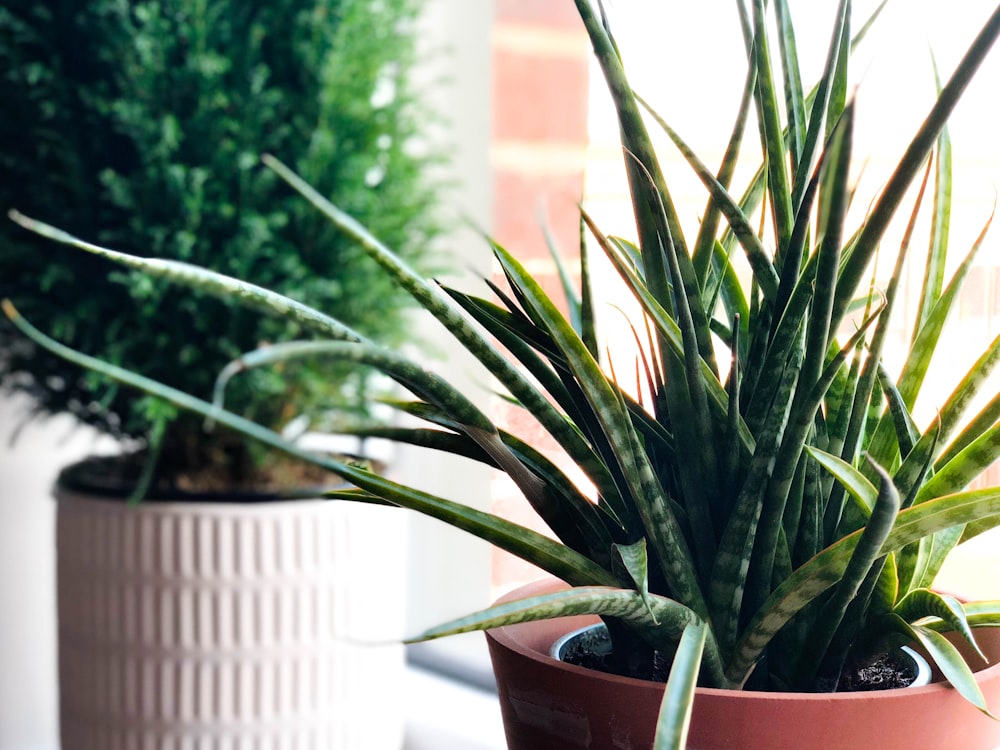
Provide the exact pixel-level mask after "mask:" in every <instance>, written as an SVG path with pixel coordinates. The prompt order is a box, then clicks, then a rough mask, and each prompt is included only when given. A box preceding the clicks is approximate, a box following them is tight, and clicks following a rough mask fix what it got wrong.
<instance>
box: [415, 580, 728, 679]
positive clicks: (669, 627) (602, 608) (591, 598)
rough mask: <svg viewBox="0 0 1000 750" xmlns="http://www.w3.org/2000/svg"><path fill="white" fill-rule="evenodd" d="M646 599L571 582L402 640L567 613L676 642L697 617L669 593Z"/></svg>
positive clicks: (709, 651) (714, 662) (709, 666)
mask: <svg viewBox="0 0 1000 750" xmlns="http://www.w3.org/2000/svg"><path fill="white" fill-rule="evenodd" d="M649 604H650V605H651V608H650V607H647V602H646V601H644V599H643V597H642V595H641V594H640V593H639V592H638V591H634V590H631V589H622V588H616V587H608V586H576V587H574V588H572V589H569V590H566V591H557V592H555V593H550V594H542V595H540V596H533V597H529V598H526V599H519V600H515V601H512V602H505V603H502V604H497V605H494V606H492V607H490V608H488V609H485V610H481V611H479V612H475V613H473V614H471V615H467V616H465V617H461V618H458V619H456V620H452V621H450V622H447V623H444V624H442V625H439V626H437V627H434V628H431V629H429V630H426V631H424V632H423V633H421V634H420V635H418V636H416V637H414V638H412V639H408V640H407V643H419V642H424V641H430V640H436V639H438V638H445V637H447V636H451V635H459V634H461V633H471V632H475V631H478V630H489V629H491V628H497V627H504V626H507V625H517V624H519V623H523V622H536V621H538V620H549V619H552V618H554V617H568V616H573V615H600V616H601V617H612V618H615V619H618V620H623V621H625V622H628V623H629V624H630V625H632V626H633V627H634V628H636V629H637V630H638V631H639V632H640V633H642V634H643V635H644V636H645V637H647V638H649V639H651V640H652V642H656V641H657V640H659V641H660V642H665V641H672V642H677V641H679V640H681V639H682V638H683V635H684V632H685V630H686V629H687V628H688V627H689V626H690V625H692V624H699V623H702V620H701V619H700V618H699V617H698V616H697V615H696V614H695V613H694V612H692V611H691V610H690V609H689V608H687V607H685V606H684V605H683V604H680V603H678V602H676V601H674V600H672V599H668V598H666V597H663V596H656V595H653V596H651V597H650V601H649ZM706 633H707V638H706V643H705V648H704V653H703V660H702V668H703V669H704V670H705V672H706V674H708V675H712V676H714V677H715V678H716V679H717V678H719V677H721V672H722V669H721V668H722V663H721V661H720V659H719V655H718V652H717V651H716V649H715V647H714V644H713V642H712V639H711V634H710V633H709V632H708V631H707V629H706Z"/></svg>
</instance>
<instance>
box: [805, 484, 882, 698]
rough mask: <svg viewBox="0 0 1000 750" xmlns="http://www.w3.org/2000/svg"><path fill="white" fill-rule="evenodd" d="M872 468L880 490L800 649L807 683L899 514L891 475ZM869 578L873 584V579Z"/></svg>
mask: <svg viewBox="0 0 1000 750" xmlns="http://www.w3.org/2000/svg"><path fill="white" fill-rule="evenodd" d="M875 470H876V471H877V473H878V475H879V491H878V497H877V498H876V499H875V506H874V507H873V508H872V514H871V516H870V517H869V519H868V523H867V524H865V527H864V529H863V530H862V532H861V538H860V539H859V540H858V543H857V546H855V548H854V550H853V551H852V552H851V556H850V559H849V560H848V562H847V565H846V566H845V568H844V572H843V573H842V574H841V577H840V580H839V581H838V582H837V583H836V585H835V586H834V587H833V591H832V592H831V595H830V597H829V599H827V601H826V603H825V604H824V605H823V609H822V611H821V612H820V614H819V616H818V617H817V620H816V627H815V629H814V631H813V633H812V635H811V637H810V641H809V647H808V648H807V649H805V650H804V652H803V666H802V675H803V677H804V678H805V680H806V682H807V683H808V682H811V681H812V679H813V678H814V677H815V676H816V673H817V670H818V669H819V665H820V664H821V663H822V661H823V658H824V656H825V655H826V653H827V650H828V649H829V648H830V644H831V642H832V641H833V637H834V635H835V634H836V632H837V630H838V629H839V628H840V624H841V622H842V621H843V619H844V616H845V615H846V613H847V608H848V606H849V605H850V604H851V602H852V601H854V599H855V596H856V595H857V594H858V590H859V589H860V588H861V585H862V583H863V582H864V581H865V579H866V578H868V576H869V573H870V572H871V570H872V567H873V566H874V565H875V561H876V560H877V559H878V558H879V557H880V556H881V555H882V554H883V553H882V545H883V544H884V543H885V540H886V538H887V537H888V536H889V533H890V531H891V529H892V526H893V523H894V522H895V520H896V516H897V515H898V514H899V508H900V500H899V493H898V492H896V488H895V486H894V485H893V483H892V477H891V476H889V473H888V472H887V471H886V470H885V469H883V468H882V467H881V466H878V465H876V466H875ZM871 580H872V583H874V579H871Z"/></svg>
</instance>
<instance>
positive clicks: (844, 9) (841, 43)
mask: <svg viewBox="0 0 1000 750" xmlns="http://www.w3.org/2000/svg"><path fill="white" fill-rule="evenodd" d="M784 5H785V3H784V2H782V3H781V4H780V5H776V6H775V7H776V8H779V9H780V8H782V6H784ZM850 7H851V3H850V0H840V3H839V4H838V6H837V10H836V16H835V18H834V23H833V31H832V32H831V35H830V44H829V47H828V50H827V54H826V62H825V64H824V66H823V74H822V75H821V77H820V80H819V83H818V84H817V85H816V91H815V95H814V96H813V100H812V107H811V109H810V112H809V119H808V127H807V129H806V132H805V137H804V140H803V143H802V146H801V148H800V154H799V156H798V158H797V159H796V160H795V161H794V162H793V163H794V164H796V165H798V166H797V168H796V172H795V174H794V176H793V180H792V185H793V190H794V194H793V201H792V204H793V206H794V208H795V210H796V211H798V210H799V207H800V206H801V205H802V198H803V195H804V193H805V188H806V182H807V179H808V175H809V170H810V169H812V165H813V163H814V161H815V160H816V151H817V149H818V147H819V144H820V143H821V142H822V141H821V135H820V134H821V133H822V132H823V122H824V115H825V113H826V111H827V109H828V108H829V106H830V99H831V93H832V92H834V91H837V92H838V93H839V94H843V93H846V90H847V85H846V83H847V66H846V64H844V63H846V60H843V61H842V60H841V57H842V56H843V57H845V58H846V54H845V52H844V51H845V49H846V46H847V42H848V39H849V37H850V24H849V20H848V19H849V17H850ZM787 15H788V12H787V10H779V16H783V17H786V18H787ZM783 25H788V26H790V23H787V22H786V23H785V24H783ZM801 88H802V84H801V82H800V83H799V84H798V91H799V96H801ZM805 106H806V103H805V102H804V101H803V104H802V107H803V108H805ZM843 107H844V103H843V102H841V104H840V108H839V110H838V111H837V112H836V113H835V114H834V116H833V117H831V119H830V121H829V125H828V128H829V129H828V131H827V137H829V135H831V134H832V133H833V130H834V128H835V127H836V123H837V122H838V121H839V119H840V114H841V112H843Z"/></svg>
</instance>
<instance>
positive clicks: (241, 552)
mask: <svg viewBox="0 0 1000 750" xmlns="http://www.w3.org/2000/svg"><path fill="white" fill-rule="evenodd" d="M57 499H58V503H57V506H58V510H57V553H58V554H57V557H58V560H57V571H58V609H59V681H60V703H61V705H60V725H61V726H60V729H61V734H62V750H107V749H108V748H120V750H132V749H133V748H134V749H135V750H140V749H142V750H146V749H147V748H149V749H153V748H155V750H168V749H172V748H178V750H179V749H180V748H206V749H208V748H211V749H212V750H215V748H220V749H221V748H226V749H227V750H250V749H251V748H253V749H254V750H257V749H258V748H274V750H279V749H284V748H289V749H291V748H315V749H316V750H334V749H336V750H346V749H347V748H352V749H353V748H357V750H368V748H378V749H384V750H389V749H390V748H392V749H393V750H395V749H397V748H399V747H400V746H401V744H402V736H403V714H402V711H401V705H402V696H401V695H399V694H398V690H399V685H400V684H401V676H402V669H403V666H404V662H403V651H402V647H401V646H395V645H394V646H388V647H384V646H379V647H371V646H359V645H355V644H352V643H351V639H355V643H356V641H357V640H362V641H369V642H371V641H382V642H384V641H387V640H393V639H398V638H399V637H400V635H401V631H402V616H403V612H402V606H403V605H402V602H403V596H402V593H403V592H402V590H401V588H399V590H396V587H399V586H400V584H397V583H396V582H398V581H399V580H400V579H401V576H399V575H398V572H399V568H398V565H399V564H401V563H400V562H395V561H394V560H393V559H392V555H386V553H385V550H387V549H396V550H403V549H404V547H405V523H404V519H403V517H402V514H399V513H394V512H393V511H392V510H391V509H386V508H369V507H360V506H351V507H346V506H345V505H344V504H339V503H330V502H328V501H321V500H313V501H310V500H306V501H295V502H280V503H255V504H235V503H226V504H211V503H162V502H161V503H150V504H147V505H139V506H136V507H132V506H128V505H127V504H125V503H123V502H119V501H105V500H98V499H94V498H90V497H81V496H79V495H76V494H73V493H68V492H65V491H57ZM373 538H375V539H378V540H379V544H378V545H371V544H367V545H366V544H364V543H362V542H361V541H360V540H366V539H373ZM400 554H402V552H400ZM383 571H384V573H383ZM373 588H374V589H375V590H378V592H379V593H378V595H377V597H376V596H374V595H373ZM375 601H377V603H378V605H379V606H377V607H375V606H373V602H375Z"/></svg>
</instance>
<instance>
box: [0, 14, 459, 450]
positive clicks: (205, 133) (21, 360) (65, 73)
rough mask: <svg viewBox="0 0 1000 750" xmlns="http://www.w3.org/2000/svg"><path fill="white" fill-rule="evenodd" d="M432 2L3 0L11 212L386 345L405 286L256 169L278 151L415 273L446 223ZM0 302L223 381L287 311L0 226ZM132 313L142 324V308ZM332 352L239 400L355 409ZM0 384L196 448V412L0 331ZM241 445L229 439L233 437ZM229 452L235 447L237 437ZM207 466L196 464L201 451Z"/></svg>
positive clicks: (249, 406) (147, 358)
mask: <svg viewBox="0 0 1000 750" xmlns="http://www.w3.org/2000/svg"><path fill="white" fill-rule="evenodd" d="M418 11H419V0H271V2H267V3H262V2H257V1H256V0H215V1H214V2H208V1H207V0H161V1H159V2H156V1H153V0H134V1H131V2H130V1H128V0H48V1H47V2H44V3H39V2H36V1H35V0H13V1H12V2H8V3H5V4H4V5H3V6H2V7H0V101H2V102H3V117H2V118H0V144H2V145H0V207H2V208H3V209H4V211H6V210H7V209H9V208H17V209H18V210H20V211H21V212H22V213H25V214H27V215H29V216H32V217H34V218H38V219H41V220H43V221H46V222H48V223H51V224H54V225H56V226H59V227H61V228H63V229H66V230H67V231H69V232H71V233H73V234H76V235H77V236H80V237H83V238H85V239H87V240H89V241H92V242H95V243H97V244H101V245H105V246H108V247H112V248H115V249H119V250H124V251H128V252H133V253H137V254H141V255H149V256H161V257H166V258H174V259H179V260H184V261H189V262H192V263H197V264H200V265H205V266H208V267H210V268H213V269H215V270H218V271H221V272H224V273H227V274H231V275H233V276H236V277H239V278H241V279H245V280H248V281H251V282H254V283H256V284H260V285H262V286H266V287H269V288H272V289H275V290H279V291H281V292H284V293H286V294H289V295H290V296H293V297H295V298H297V299H299V300H301V301H303V302H306V303H308V304H310V305H312V306H315V307H317V308H319V309H321V310H323V311H324V312H327V313H329V314H331V315H333V316H334V317H337V318H340V319H342V320H343V321H344V322H346V323H348V324H349V325H351V326H353V327H355V328H356V329H358V330H360V331H361V332H363V333H365V334H368V335H370V336H372V337H376V338H378V339H380V340H383V341H389V342H399V341H402V340H404V338H405V336H406V335H407V330H406V326H405V322H406V318H407V315H406V311H405V308H406V305H407V304H408V302H409V299H408V297H407V296H406V295H405V293H403V292H400V291H399V290H397V289H395V288H394V287H393V286H392V285H391V284H390V283H388V282H387V281H386V279H385V275H384V274H380V273H378V272H377V269H376V267H375V265H374V264H373V263H372V262H371V261H370V260H369V259H367V258H366V257H364V254H363V253H361V252H359V251H358V250H357V249H356V248H355V247H354V246H353V245H352V243H351V242H350V241H349V240H347V239H346V238H345V237H343V236H342V235H341V233H340V232H339V231H338V230H337V229H336V228H335V227H333V226H331V225H330V224H329V223H328V222H327V221H326V220H325V219H324V218H323V217H322V216H320V214H319V212H317V211H316V210H315V209H314V208H312V207H311V206H309V205H308V204H306V202H305V201H303V200H302V199H301V198H299V197H297V196H296V195H293V194H292V192H291V191H290V190H289V189H288V188H287V187H286V186H285V185H284V184H283V183H281V182H280V181H279V180H278V178H277V177H276V175H274V174H273V173H272V172H270V171H269V170H266V169H263V168H262V167H261V166H260V164H259V156H260V154H262V153H272V154H274V155H275V156H277V157H278V158H279V159H281V160H283V161H285V162H286V163H288V164H290V165H292V166H294V168H295V169H296V170H297V171H298V172H299V173H301V174H302V175H303V176H304V177H305V178H306V179H308V180H309V181H310V182H311V183H312V184H313V185H315V186H316V187H317V189H318V190H319V191H320V192H321V193H322V194H324V195H325V196H327V197H329V198H330V199H331V200H332V201H333V202H334V203H336V204H337V205H339V206H340V207H342V208H343V209H345V210H346V211H348V212H349V213H352V214H353V215H354V216H355V217H356V218H358V219H359V220H360V221H362V222H363V223H365V224H367V225H368V226H370V227H372V229H373V230H374V232H375V233H376V234H377V235H378V236H379V237H380V238H381V239H383V240H384V241H385V242H386V243H387V244H388V245H389V246H391V247H393V248H395V249H397V250H398V251H400V252H401V254H402V255H403V256H404V257H407V258H408V259H410V260H411V261H412V262H414V263H415V264H416V265H417V266H418V267H422V268H424V269H426V268H427V267H428V266H427V261H428V249H429V247H430V245H431V244H432V241H433V238H434V236H435V235H436V234H437V233H438V229H439V227H438V225H437V224H436V220H435V217H434V213H433V205H432V203H433V201H434V197H435V185H434V184H433V179H432V178H431V177H429V176H428V175H429V171H430V170H429V167H431V166H432V163H433V162H434V161H435V159H436V157H435V156H434V155H433V154H431V153H430V152H429V151H428V149H427V148H426V147H421V141H420V136H421V133H423V132H425V128H426V127H427V126H428V124H429V119H428V118H429V115H428V113H427V111H426V109H425V108H424V107H423V105H422V104H421V103H420V102H419V101H418V100H417V98H416V96H415V93H414V87H413V83H412V80H411V74H412V69H413V63H414V41H415V40H414V33H415V32H414V24H415V20H416V15H417V13H418ZM0 296H7V297H10V298H11V299H12V300H13V301H14V302H15V304H16V305H17V306H18V308H19V309H21V310H22V311H23V312H24V313H25V314H26V315H27V316H28V317H29V318H30V319H31V320H33V321H35V323H36V324H38V325H39V326H40V327H41V328H42V329H44V330H46V331H48V332H49V333H51V334H52V335H54V336H56V337H57V338H59V339H61V340H62V341H63V342H65V343H67V344H69V345H71V346H73V347H77V348H80V349H83V350H84V351H87V352H89V353H92V354H95V355H98V356H101V357H103V358H105V359H108V360H110V361H112V362H114V363H117V364H120V365H122V366H124V367H127V368H130V369H135V370H140V371H142V372H143V373H145V374H147V375H149V376H150V377H153V378H156V379H158V380H162V381H163V382H165V383H168V384H170V385H173V386H176V387H178V388H181V389H184V390H187V391H190V392H192V393H197V394H201V395H203V396H205V395H208V394H210V392H211V387H212V383H213V381H214V379H215V376H216V374H217V373H218V372H219V370H220V369H221V368H222V367H223V366H224V365H225V364H226V363H227V362H229V361H230V360H231V359H233V358H234V357H236V356H238V355H239V354H240V353H242V352H244V351H247V350H249V349H253V348H255V347H256V346H258V345H259V344H260V343H261V342H265V341H269V340H274V339H278V338H284V339H288V338H294V337H295V336H296V331H295V330H292V329H289V327H288V325H287V324H284V323H278V322H275V321H273V320H270V319H264V318H262V317H261V316H258V315H256V314H254V313H252V312H248V311H246V310H243V309H240V308H239V307H235V306H227V305H225V304H224V303H222V302H219V301H217V300H213V299H208V298H204V297H192V296H191V295H190V294H188V293H186V292H183V291H179V290H178V289H176V288H174V287H172V286H170V285H167V284H160V283H156V282H151V281H149V280H148V279H146V278H145V277H143V276H141V275H140V274H138V273H134V274H133V273H122V272H120V271H116V270H114V269H112V267H111V266H110V265H109V264H107V263H105V262H102V261H101V260H98V259H96V258H94V257H92V256H90V255H89V254H87V253H83V252H75V251H73V250H72V249H70V248H62V247H57V246H54V245H53V244H52V243H49V242H46V241H44V240H41V239H40V238H37V237H35V236H32V235H31V234H29V233H28V232H25V231H23V230H22V229H20V228H19V227H17V226H16V225H14V224H13V223H12V222H9V221H6V220H4V221H2V222H0ZM134 321H142V322H141V323H136V322H134ZM364 382H365V377H364V376H363V375H361V374H358V373H354V374H350V375H348V374H347V373H345V372H344V371H343V366H341V369H339V370H338V369H336V368H331V367H330V366H328V365H324V364H323V363H309V364H297V365H296V366H295V368H294V369H291V368H288V369H287V370H286V371H281V372H269V373H264V372H254V373H252V374H249V375H248V376H246V377H241V378H240V379H238V382H234V385H233V387H232V388H231V389H230V391H229V394H228V398H227V404H229V405H230V406H231V407H232V408H234V409H236V410H237V411H240V412H242V413H243V414H245V415H247V416H250V417H252V418H254V419H257V420H260V421H263V422H264V423H266V424H271V425H275V426H279V425H281V424H283V423H284V422H285V421H287V420H288V419H290V418H291V417H293V416H294V415H295V414H297V413H300V412H303V411H308V412H313V413H315V412H316V411H317V410H319V411H322V408H323V407H324V406H326V405H327V404H328V403H329V404H331V405H332V404H339V406H340V407H346V408H348V409H350V408H351V407H352V404H358V403H360V402H361V398H359V397H358V393H359V392H361V391H363V390H364V387H365V385H364ZM0 384H2V385H3V386H4V387H5V388H7V389H15V390H24V391H28V392H29V393H30V394H31V395H32V396H33V397H34V403H35V404H36V408H37V413H38V414H39V415H43V414H48V413H55V412H64V411H65V412H70V413H72V414H74V415H76V416H77V417H79V418H80V419H82V420H83V421H85V422H88V423H90V424H92V425H95V426H97V427H98V428H100V429H102V430H105V431H108V432H111V433H114V434H118V435H124V436H131V437H139V438H148V436H149V435H150V431H151V430H152V429H154V427H155V428H156V429H161V428H164V429H165V431H164V435H165V437H164V442H163V444H164V445H165V446H166V448H167V449H168V450H169V451H171V452H173V453H178V452H180V453H183V454H191V453H196V452H197V450H198V449H197V444H199V443H202V442H204V440H205V439H206V436H205V435H204V433H203V431H202V428H201V424H200V423H199V422H198V421H197V420H193V419H192V418H191V417H190V416H187V415H178V414H175V413H173V412H170V411H166V410H165V409H164V407H162V406H159V405H157V404H156V403H154V402H151V401H148V400H146V399H143V398H142V397H141V396H139V395H138V394H136V393H133V392H130V391H125V390H119V389H117V388H115V387H114V386H111V385H108V384H107V383H106V382H104V381H101V380H99V379H96V378H94V377H93V376H89V375H86V374H84V373H82V372H80V371H78V370H76V369H74V368H71V367H70V366H69V365H67V364H66V363H65V362H64V361H62V360H59V359H57V358H54V357H52V356H49V355H46V354H45V353H43V352H41V351H39V350H37V349H36V348H35V347H34V346H31V345H26V344H25V343H24V339H23V338H21V337H18V336H16V335H13V334H12V331H11V329H10V328H9V327H0ZM227 451H229V452H231V447H230V448H227ZM237 452H242V449H240V450H238V451H237ZM196 460H200V459H196Z"/></svg>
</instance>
